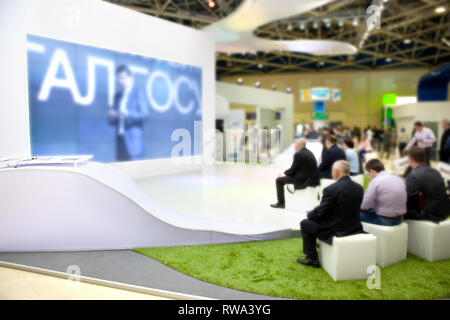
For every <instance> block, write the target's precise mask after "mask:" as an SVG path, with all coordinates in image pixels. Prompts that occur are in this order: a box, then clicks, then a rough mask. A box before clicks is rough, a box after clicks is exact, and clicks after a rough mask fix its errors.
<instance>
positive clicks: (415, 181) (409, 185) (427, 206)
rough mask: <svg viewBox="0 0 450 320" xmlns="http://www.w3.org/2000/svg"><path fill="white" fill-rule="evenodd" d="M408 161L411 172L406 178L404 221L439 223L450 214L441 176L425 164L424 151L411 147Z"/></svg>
mask: <svg viewBox="0 0 450 320" xmlns="http://www.w3.org/2000/svg"><path fill="white" fill-rule="evenodd" d="M408 160H409V163H410V164H411V168H412V169H413V171H412V172H411V173H410V174H409V175H408V177H407V178H406V193H407V195H408V198H407V203H406V210H407V212H406V215H405V216H404V218H405V219H411V220H430V221H434V222H440V221H443V220H445V219H447V217H448V215H449V213H450V200H449V199H448V196H447V192H446V190H445V183H444V179H443V178H442V176H441V174H440V173H439V172H438V171H437V170H435V169H433V168H430V166H429V165H428V164H427V163H426V162H427V155H426V152H425V149H423V148H419V147H412V148H411V149H409V151H408Z"/></svg>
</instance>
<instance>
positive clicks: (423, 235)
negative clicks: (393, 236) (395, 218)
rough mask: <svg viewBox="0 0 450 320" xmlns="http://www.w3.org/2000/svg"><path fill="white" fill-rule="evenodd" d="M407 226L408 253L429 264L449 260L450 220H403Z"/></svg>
mask: <svg viewBox="0 0 450 320" xmlns="http://www.w3.org/2000/svg"><path fill="white" fill-rule="evenodd" d="M405 222H406V223H407V224H408V252H409V253H412V254H413V255H416V256H418V257H421V258H423V259H425V260H428V261H430V262H433V261H439V260H445V259H450V220H448V219H447V220H445V221H442V222H440V223H439V224H438V223H434V222H431V221H419V220H405Z"/></svg>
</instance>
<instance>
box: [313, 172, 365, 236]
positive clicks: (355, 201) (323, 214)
mask: <svg viewBox="0 0 450 320" xmlns="http://www.w3.org/2000/svg"><path fill="white" fill-rule="evenodd" d="M363 196H364V190H363V188H362V187H361V186H360V185H359V184H357V183H356V182H353V181H352V179H350V177H342V178H340V179H339V180H338V181H337V182H336V183H333V184H332V185H330V186H329V187H327V188H325V189H324V190H323V197H322V201H321V202H320V205H319V206H317V207H316V208H315V209H314V210H312V211H311V212H310V213H308V219H310V220H312V221H315V222H317V223H318V224H319V225H320V228H319V230H318V233H317V237H318V238H319V239H320V240H322V241H325V242H328V243H330V242H331V240H332V237H333V236H337V237H343V236H346V235H351V234H355V233H362V232H363V228H362V225H361V222H360V220H359V215H360V208H361V203H362V200H363Z"/></svg>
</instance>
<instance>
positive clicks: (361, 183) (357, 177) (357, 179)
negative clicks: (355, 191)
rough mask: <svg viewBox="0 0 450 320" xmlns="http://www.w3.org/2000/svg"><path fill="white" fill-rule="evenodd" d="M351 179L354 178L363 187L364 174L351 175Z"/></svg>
mask: <svg viewBox="0 0 450 320" xmlns="http://www.w3.org/2000/svg"><path fill="white" fill-rule="evenodd" d="M350 179H352V180H353V181H354V182H356V183H357V184H359V185H361V187H364V175H363V174H358V175H357V176H350Z"/></svg>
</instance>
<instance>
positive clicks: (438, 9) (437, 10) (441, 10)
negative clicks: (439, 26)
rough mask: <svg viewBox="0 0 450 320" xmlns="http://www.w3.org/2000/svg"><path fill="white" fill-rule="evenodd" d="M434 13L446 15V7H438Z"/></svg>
mask: <svg viewBox="0 0 450 320" xmlns="http://www.w3.org/2000/svg"><path fill="white" fill-rule="evenodd" d="M434 11H435V12H436V13H444V12H445V7H437V8H436V9H434Z"/></svg>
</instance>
